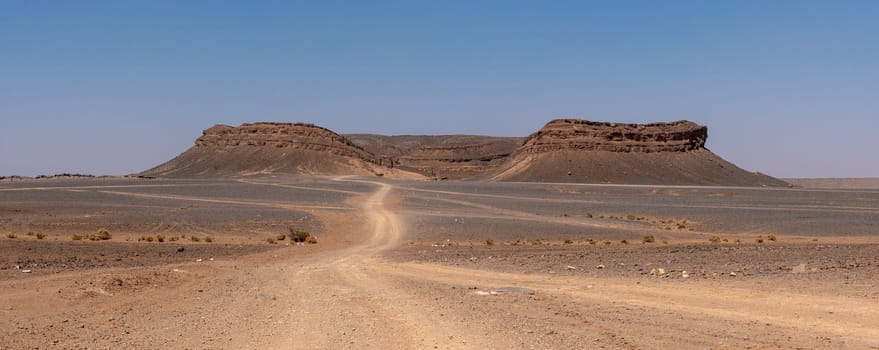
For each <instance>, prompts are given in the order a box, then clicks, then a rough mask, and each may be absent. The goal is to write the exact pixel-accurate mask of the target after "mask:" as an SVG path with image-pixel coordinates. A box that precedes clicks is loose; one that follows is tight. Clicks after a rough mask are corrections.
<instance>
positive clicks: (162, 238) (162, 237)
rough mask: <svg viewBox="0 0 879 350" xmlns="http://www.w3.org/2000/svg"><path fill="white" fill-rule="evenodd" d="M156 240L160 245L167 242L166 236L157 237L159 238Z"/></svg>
mask: <svg viewBox="0 0 879 350" xmlns="http://www.w3.org/2000/svg"><path fill="white" fill-rule="evenodd" d="M156 240H157V241H159V243H161V242H164V241H165V236H162V235H157V236H156Z"/></svg>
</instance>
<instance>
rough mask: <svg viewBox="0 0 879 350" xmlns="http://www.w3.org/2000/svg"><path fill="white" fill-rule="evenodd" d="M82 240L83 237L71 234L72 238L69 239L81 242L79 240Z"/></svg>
mask: <svg viewBox="0 0 879 350" xmlns="http://www.w3.org/2000/svg"><path fill="white" fill-rule="evenodd" d="M83 238H85V236H83V235H77V234H73V235H72V236H70V239H72V240H74V241H81V240H83Z"/></svg>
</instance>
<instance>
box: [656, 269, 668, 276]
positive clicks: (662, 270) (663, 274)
mask: <svg viewBox="0 0 879 350" xmlns="http://www.w3.org/2000/svg"><path fill="white" fill-rule="evenodd" d="M656 275H657V276H659V277H665V276H666V275H668V272H666V271H665V269H664V268H661V267H660V268H659V269H658V270H656Z"/></svg>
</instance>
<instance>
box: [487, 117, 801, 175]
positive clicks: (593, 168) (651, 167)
mask: <svg viewBox="0 0 879 350" xmlns="http://www.w3.org/2000/svg"><path fill="white" fill-rule="evenodd" d="M707 139H708V128H707V127H705V126H702V125H698V124H696V123H693V122H690V121H676V122H670V123H651V124H625V123H609V122H593V121H588V120H581V119H557V120H553V121H550V122H549V123H547V124H546V126H544V127H543V128H541V129H540V130H539V131H537V132H535V133H534V134H532V135H531V136H529V137H528V139H527V140H525V142H524V144H523V145H522V147H519V149H517V150H516V151H515V152H514V153H513V154H512V155H511V156H510V159H509V160H508V161H507V162H506V163H505V164H504V165H503V166H502V167H500V168H499V169H497V170H496V171H495V172H494V173H493V174H490V175H489V178H490V179H492V180H495V181H524V182H581V183H616V184H664V185H723V186H786V185H787V183H785V182H784V181H781V180H778V179H775V178H772V177H770V176H767V175H763V174H759V173H753V172H748V171H745V170H743V169H741V168H739V167H737V166H735V165H734V164H732V163H730V162H727V161H725V160H723V159H722V158H720V157H718V156H717V155H715V154H714V153H712V152H711V151H709V150H708V149H706V148H705V141H706V140H707Z"/></svg>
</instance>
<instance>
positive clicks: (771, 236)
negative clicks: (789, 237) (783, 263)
mask: <svg viewBox="0 0 879 350" xmlns="http://www.w3.org/2000/svg"><path fill="white" fill-rule="evenodd" d="M766 239H768V240H770V241H773V242H776V241H778V238H776V237H775V235H769V236H767V237H766Z"/></svg>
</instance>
